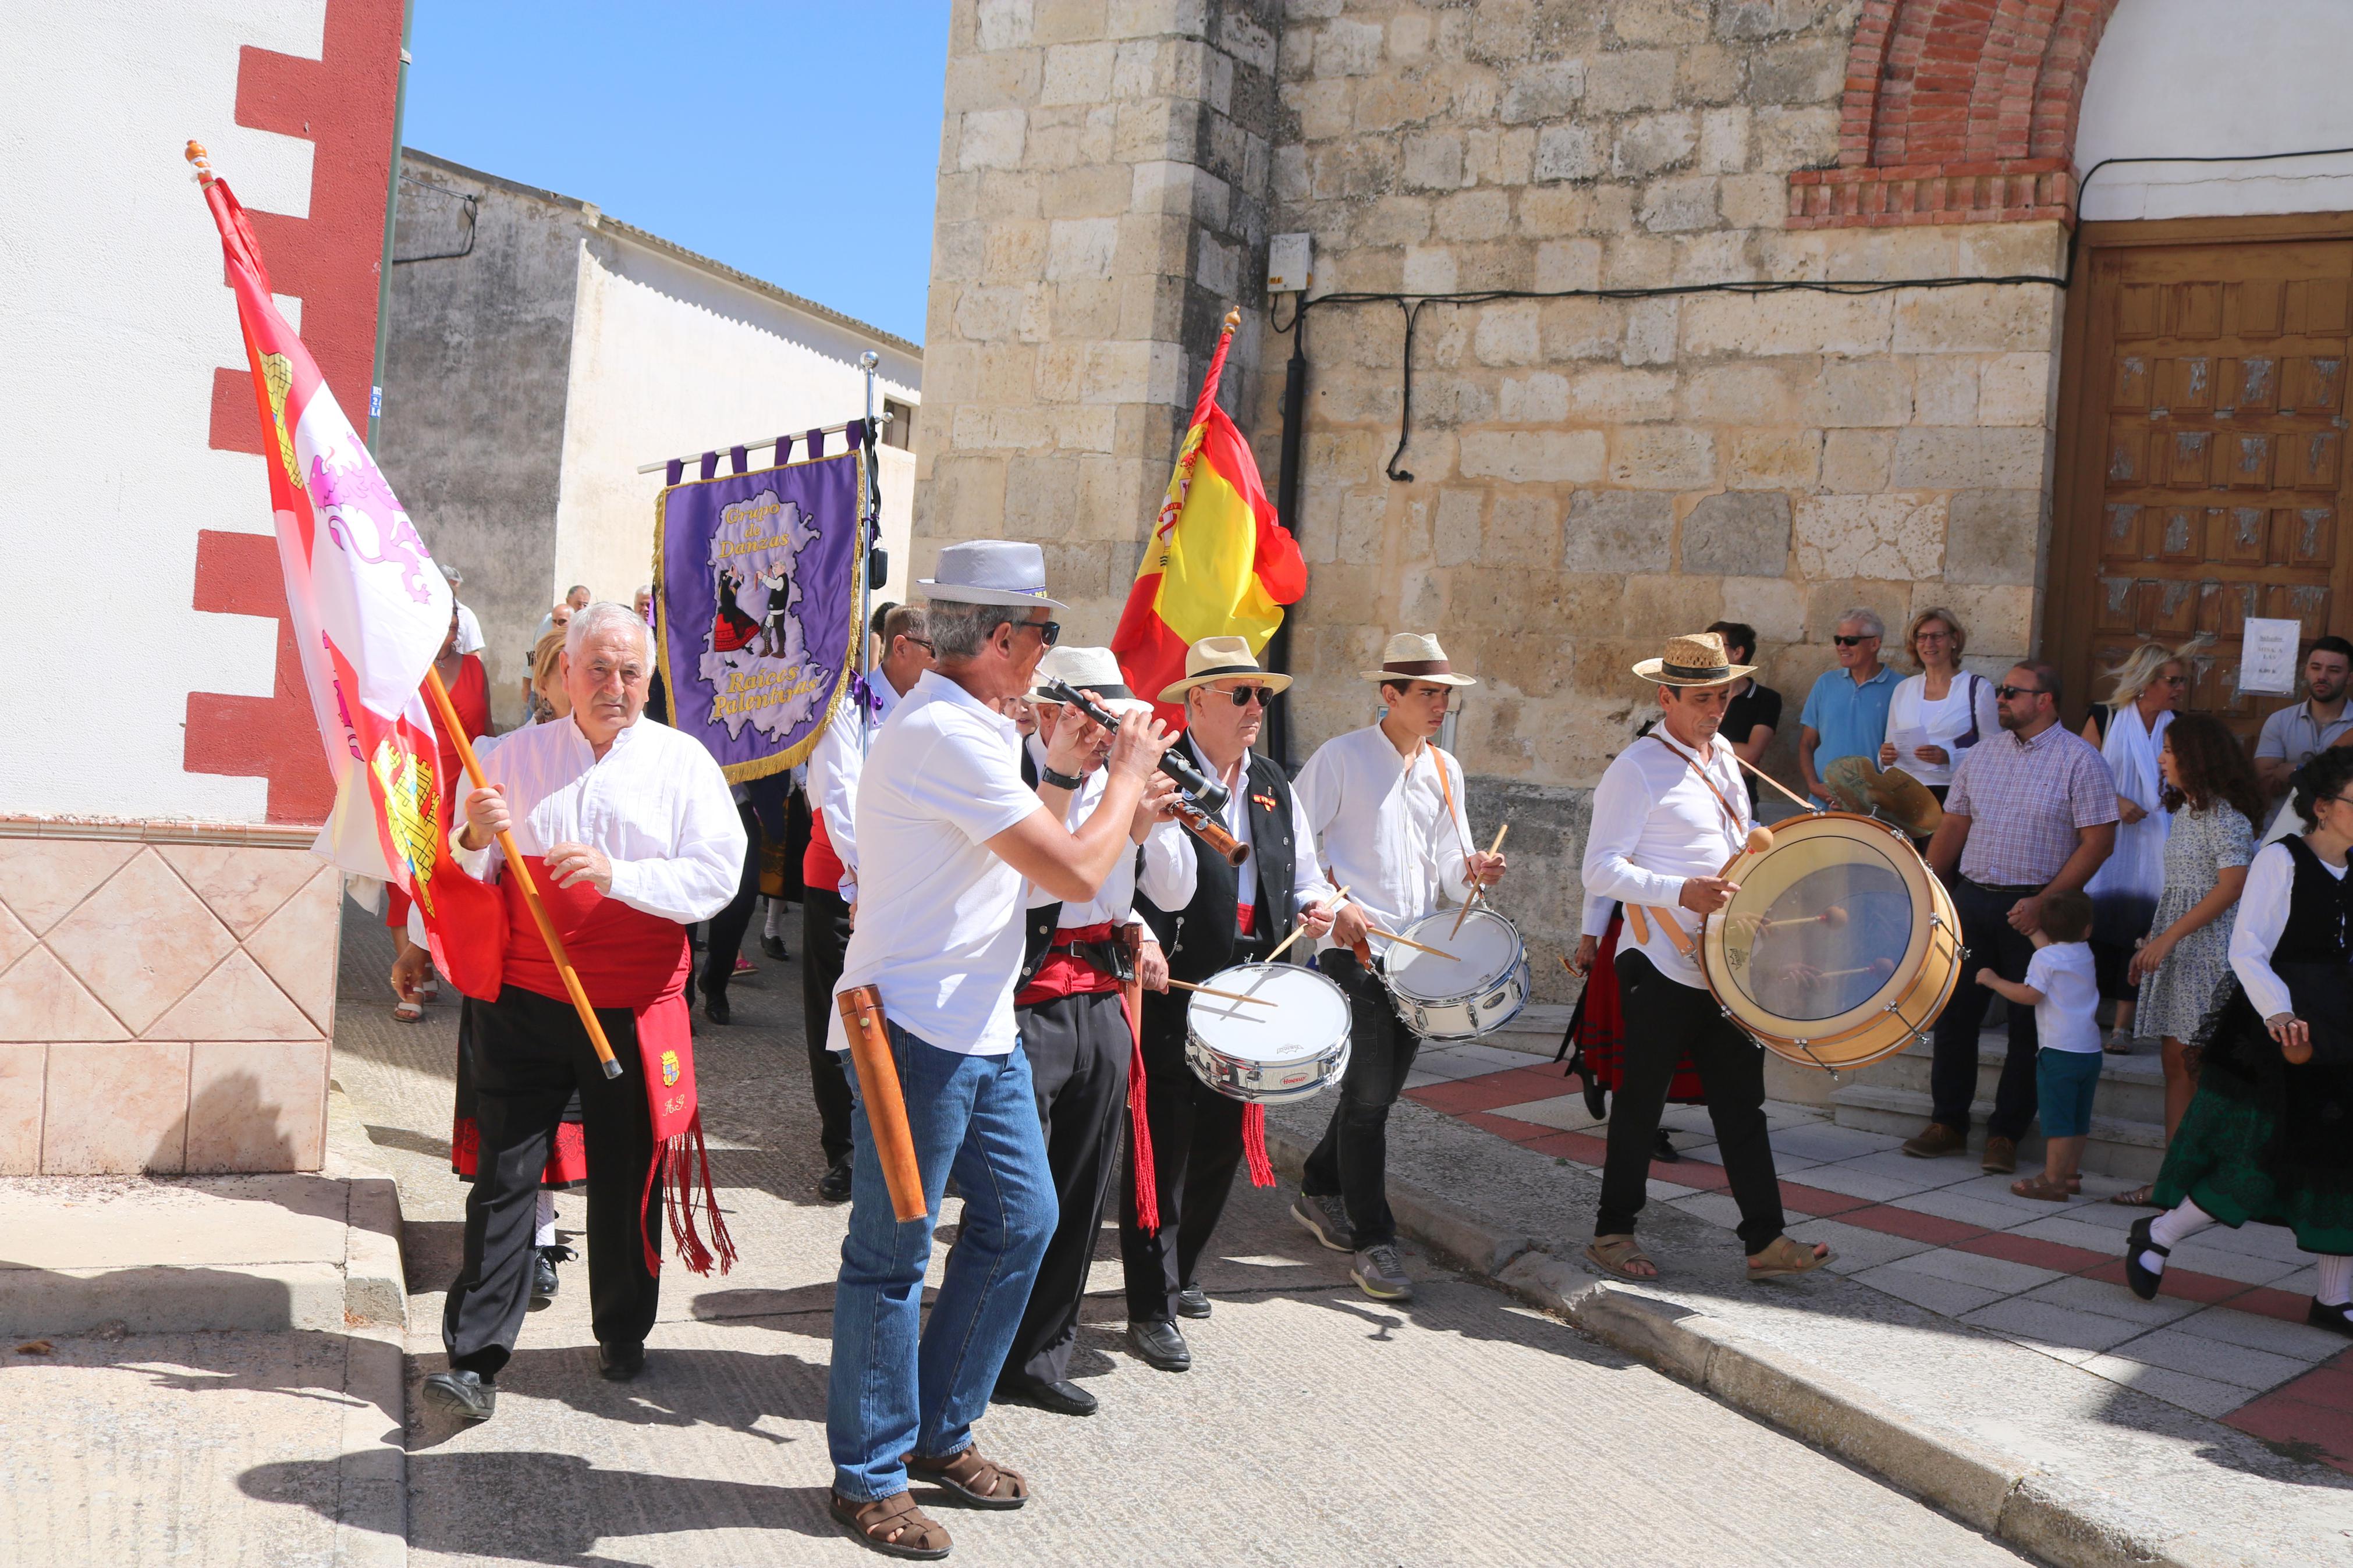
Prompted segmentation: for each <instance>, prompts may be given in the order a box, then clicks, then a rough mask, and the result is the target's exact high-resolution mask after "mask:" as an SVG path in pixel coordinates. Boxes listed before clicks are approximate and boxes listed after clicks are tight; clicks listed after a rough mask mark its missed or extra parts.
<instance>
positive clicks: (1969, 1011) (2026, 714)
mask: <svg viewBox="0 0 2353 1568" xmlns="http://www.w3.org/2000/svg"><path fill="white" fill-rule="evenodd" d="M1994 698H1995V702H1996V710H1997V716H1998V717H1999V718H2000V721H2001V728H2002V733H2001V734H2000V736H1999V737H1997V738H1995V739H1992V740H1989V741H1986V742H1982V743H1980V744H1978V745H1976V746H1972V747H1971V748H1970V749H1969V750H1968V751H1967V752H1963V753H1962V755H1961V762H1960V765H1959V766H1958V767H1957V768H1956V769H1955V770H1954V773H1953V787H1952V791H1951V793H1950V794H1949V795H1947V797H1946V800H1945V821H1944V826H1941V827H1939V828H1937V829H1936V837H1934V838H1933V839H1931V840H1929V843H1928V868H1929V869H1930V870H1932V871H1934V872H1936V875H1937V876H1938V877H1939V878H1941V879H1943V881H1944V883H1945V886H1946V887H1947V889H1950V890H1951V892H1952V895H1953V903H1954V905H1955V907H1956V908H1957V910H1958V911H1959V913H1960V917H1961V941H1962V942H1963V944H1964V945H1966V946H1967V947H1968V950H1969V961H1968V963H1965V964H1964V965H1962V969H1961V979H1960V982H1959V984H1957V985H1955V986H1954V988H1953V999H1952V1002H1951V1004H1950V1005H1947V1007H1946V1008H1945V1011H1944V1013H1943V1015H1942V1016H1939V1017H1938V1018H1937V1020H1936V1056H1935V1059H1934V1062H1933V1064H1932V1066H1931V1067H1930V1068H1929V1076H1928V1086H1929V1099H1930V1101H1931V1110H1930V1113H1929V1122H1928V1126H1927V1128H1926V1131H1922V1132H1921V1134H1920V1135H1919V1136H1918V1137H1916V1138H1915V1139H1913V1140H1912V1141H1911V1142H1908V1143H1906V1144H1905V1145H1904V1152H1905V1153H1906V1154H1910V1155H1912V1156H1914V1157H1915V1158H1916V1159H1922V1160H1927V1159H1934V1158H1936V1156H1938V1155H1941V1154H1957V1153H1960V1152H1964V1151H1965V1150H1966V1149H1967V1148H1968V1142H1969V1102H1970V1101H1971V1100H1974V1099H1975V1098H1976V1096H1977V1086H1978V1028H1979V1027H1980V1026H1982V1025H1983V1024H1984V1022H1985V1011H1986V1001H1987V999H1988V997H1989V995H1990V994H1991V993H1989V991H1987V990H1986V988H1985V987H1983V986H1981V985H1979V984H1977V982H1976V981H1975V980H1974V979H1973V978H1972V976H1973V975H1975V974H1976V973H1977V970H1978V966H1979V965H1981V964H1990V965H1991V966H1992V968H1993V971H1994V973H1997V974H1999V975H2000V976H2001V977H2002V978H2003V979H2005V980H2013V981H2023V980H2024V978H2025V976H2026V963H2027V960H2028V959H2030V958H2031V957H2032V956H2033V954H2034V943H2033V942H2032V941H2031V937H2032V935H2033V932H2034V930H2035V928H2036V927H2037V926H2039V925H2040V924H2042V900H2045V899H2047V898H2049V897H2050V896H2051V895H2052V894H2053V893H2073V892H2081V891H2082V890H2083V888H2084V883H2086V882H2088V881H2090V880H2091V879H2092V873H2093V872H2094V871H2096V870H2098V869H2099V868H2100V863H2101V862H2102V861H2104V860H2105V859H2106V858H2108V855H2109V852H2110V851H2112V850H2113V849H2115V848H2116V780H2115V778H2114V777H2113V776H2111V775H2110V773H2109V772H2108V764H2107V763H2105V762H2104V761H2102V760H2101V757H2100V753H2099V752H2095V751H2094V750H2093V749H2092V748H2091V746H2090V745H2089V744H2087V743H2086V742H2084V739H2083V737H2081V736H2080V735H2077V734H2075V733H2073V731H2070V730H2068V728H2067V727H2066V726H2065V725H2063V724H2062V723H2060V722H2059V672H2058V670H2057V669H2055V668H2052V666H2050V665H2047V664H2043V663H2042V662H2040V661H2037V660H2029V661H2027V662H2026V663H2023V664H2019V665H2013V666H2012V667H2011V668H2010V673H2009V675H2007V676H2005V677H2004V678H2003V684H2001V685H2000V686H1998V687H1996V688H1995V689H1994ZM1956 867H1957V868H1958V870H1959V875H1957V876H1956V875H1955V874H1954V872H1955V868H1956ZM2035 1046H2036V1040H2035V1034H2034V1014H2033V1011H2032V1009H2031V1008H2024V1007H2012V1008H2011V1009H2010V1056H2009V1058H2008V1059H2007V1060H2006V1061H2004V1062H2003V1063H2002V1068H2001V1082H2000V1085H1999V1086H1998V1087H1997V1088H1996V1089H1995V1090H1994V1100H1993V1114H1992V1115H1991V1116H1989V1117H1988V1118H1986V1142H1985V1169H1986V1170H1988V1171H1994V1172H2002V1173H2008V1172H2010V1171H2014V1170H2016V1169H2017V1168H2018V1140H2019V1137H2020V1136H2021V1134H2022V1133H2024V1132H2025V1131H2026V1128H2027V1124H2028V1123H2029V1122H2031V1121H2033V1120H2034V1111H2035V1092H2034V1052H2035Z"/></svg>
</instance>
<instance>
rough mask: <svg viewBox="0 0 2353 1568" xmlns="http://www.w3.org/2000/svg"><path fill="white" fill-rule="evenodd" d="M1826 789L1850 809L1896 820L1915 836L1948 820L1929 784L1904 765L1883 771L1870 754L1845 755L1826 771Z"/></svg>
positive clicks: (1887, 820) (1930, 832)
mask: <svg viewBox="0 0 2353 1568" xmlns="http://www.w3.org/2000/svg"><path fill="white" fill-rule="evenodd" d="M1822 788H1823V789H1824V790H1825V791H1827V792H1828V793H1829V795H1830V796H1831V799H1833V800H1835V801H1837V802H1838V803H1839V804H1840V805H1842V806H1844V807H1846V809H1847V810H1849V811H1852V812H1853V813H1855V814H1856V815H1858V816H1876V817H1878V818H1880V819H1881V820H1882V821H1884V822H1890V823H1893V824H1894V826H1898V827H1900V828H1902V829H1903V830H1904V831H1905V832H1906V833H1908V834H1910V835H1911V836H1912V837H1915V838H1926V837H1928V836H1929V835H1930V834H1932V833H1934V832H1936V829H1937V827H1938V826H1940V825H1942V824H1943V822H1944V820H1945V808H1944V807H1943V806H1941V805H1937V804H1936V796H1935V795H1933V794H1931V793H1929V789H1928V786H1927V785H1926V784H1922V783H1921V782H1920V781H1919V780H1918V779H1915V778H1914V777H1913V776H1912V775H1911V774H1910V773H1905V771H1904V770H1903V769H1902V768H1889V769H1887V770H1886V771H1885V772H1884V773H1883V772H1881V771H1880V769H1879V768H1878V767H1877V766H1876V765H1874V764H1873V762H1872V760H1871V759H1870V758H1869V757H1861V756H1856V757H1841V758H1840V759H1839V760H1838V761H1836V762H1834V763H1831V765H1830V766H1829V767H1827V768H1824V769H1823V770H1822Z"/></svg>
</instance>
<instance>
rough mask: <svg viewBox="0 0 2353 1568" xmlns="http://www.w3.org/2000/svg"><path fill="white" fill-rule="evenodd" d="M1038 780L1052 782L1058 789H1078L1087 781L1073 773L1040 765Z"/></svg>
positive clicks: (1041, 782) (1044, 782) (1046, 782)
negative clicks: (1061, 771)
mask: <svg viewBox="0 0 2353 1568" xmlns="http://www.w3.org/2000/svg"><path fill="white" fill-rule="evenodd" d="M1038 782H1039V784H1051V785H1053V786H1054V787H1055V788H1056V789H1076V788H1078V787H1079V786H1080V785H1081V784H1084V783H1086V782H1087V781H1086V780H1085V779H1084V778H1082V777H1079V776H1077V775H1075V774H1072V773H1056V772H1055V771H1054V770H1053V769H1051V768H1049V767H1040V768H1039V770H1038Z"/></svg>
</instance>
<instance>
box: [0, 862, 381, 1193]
mask: <svg viewBox="0 0 2353 1568" xmlns="http://www.w3.org/2000/svg"><path fill="white" fill-rule="evenodd" d="M311 837H312V835H311V832H309V831H307V830H305V831H302V832H300V833H299V834H283V833H280V834H273V833H272V832H270V831H269V830H268V829H259V828H257V829H242V830H240V829H233V828H231V829H198V828H174V827H171V826H165V825H160V824H153V825H137V826H129V827H124V828H119V829H112V830H106V831H103V832H101V831H99V830H84V831H83V832H77V831H76V830H75V829H73V828H72V827H70V826H66V825H62V824H55V823H38V824H36V823H27V822H21V821H7V820H0V1175H96V1174H102V1173H125V1172H134V1171H153V1172H167V1173H168V1172H183V1171H185V1172H206V1171H315V1170H317V1169H318V1168H319V1163H320V1161H321V1160H322V1158H323V1156H324V1154H325V1145H326V1113H327V1063H328V1057H329V1051H330V1047H331V1044H332V1033H333V1029H334V1007H335V952H336V942H337V940H338V936H339V933H340V931H341V927H340V924H339V922H338V916H339V910H338V904H339V902H340V900H341V890H342V882H343V879H342V876H341V874H340V873H338V872H337V871H335V870H334V869H333V868H332V867H329V866H326V865H324V864H323V863H322V862H321V861H320V860H319V858H317V857H316V856H314V855H312V854H311V852H310V847H309V846H310V840H311Z"/></svg>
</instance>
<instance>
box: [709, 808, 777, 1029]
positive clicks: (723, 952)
mask: <svg viewBox="0 0 2353 1568" xmlns="http://www.w3.org/2000/svg"><path fill="white" fill-rule="evenodd" d="M735 813H736V815H737V816H741V817H742V818H743V819H744V875H743V878H742V879H741V880H739V881H738V882H737V883H736V884H735V897H734V898H733V900H729V902H728V905H727V907H726V908H725V909H723V910H720V911H719V912H718V913H717V914H715V915H713V916H712V917H711V924H710V926H709V927H708V928H707V929H706V930H705V931H704V933H703V935H704V939H705V941H704V946H703V952H702V994H704V995H705V996H724V995H726V994H727V983H728V982H729V981H730V980H733V979H734V978H735V958H736V955H737V954H738V953H740V952H743V951H744V932H745V931H749V930H750V929H751V926H752V906H753V904H754V901H755V900H758V898H759V896H760V844H761V841H762V839H763V837H764V835H763V834H762V833H761V831H760V819H759V817H758V816H755V815H754V813H753V811H752V808H751V807H750V806H749V805H745V804H744V802H742V801H740V800H739V801H737V802H736V803H735Z"/></svg>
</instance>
